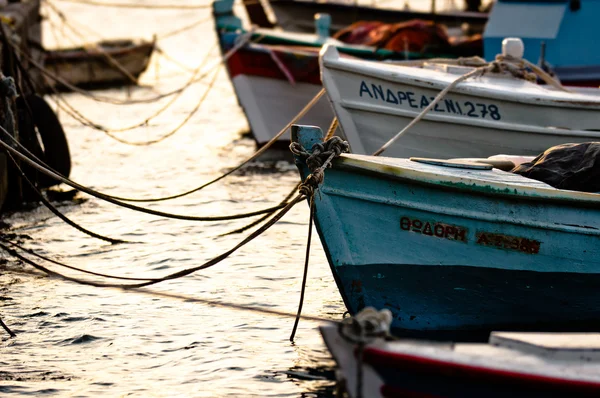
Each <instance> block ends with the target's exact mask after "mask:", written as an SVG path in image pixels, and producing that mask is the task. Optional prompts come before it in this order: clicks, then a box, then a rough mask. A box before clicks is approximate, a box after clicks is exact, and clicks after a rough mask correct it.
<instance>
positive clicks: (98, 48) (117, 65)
mask: <svg viewBox="0 0 600 398" xmlns="http://www.w3.org/2000/svg"><path fill="white" fill-rule="evenodd" d="M47 4H48V6H49V7H50V9H52V10H53V11H54V12H55V13H56V14H57V15H58V17H59V18H60V19H61V20H62V22H63V24H64V25H65V26H66V27H68V28H69V29H70V30H71V31H72V32H73V33H74V34H75V35H76V36H78V37H79V38H80V39H81V40H85V37H84V35H83V34H82V33H81V32H79V31H78V30H77V29H75V27H73V25H71V23H69V21H68V20H67V18H66V17H65V15H64V14H63V13H62V12H61V11H60V10H59V9H57V8H56V7H55V6H54V4H52V3H51V2H49V1H47ZM48 22H49V23H50V24H51V25H52V24H53V23H52V21H51V20H50V19H48ZM94 49H95V50H96V51H98V52H99V53H100V54H101V55H102V56H103V57H104V58H105V59H106V60H107V61H108V63H109V64H111V65H112V66H113V67H114V68H115V69H117V70H118V71H119V72H121V73H122V74H123V75H124V76H125V77H126V78H127V79H129V81H131V82H132V83H133V84H137V79H136V78H135V77H134V76H133V75H132V74H131V73H129V71H128V70H127V69H126V68H125V67H124V66H123V65H122V64H121V63H120V62H119V61H117V60H116V59H115V58H114V57H113V56H112V55H110V54H109V53H108V52H106V51H105V50H104V49H103V48H102V47H101V46H94ZM83 51H85V52H86V53H88V54H90V51H89V49H88V48H87V47H86V46H83Z"/></svg>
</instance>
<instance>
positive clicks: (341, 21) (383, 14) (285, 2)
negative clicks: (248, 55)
mask: <svg viewBox="0 0 600 398" xmlns="http://www.w3.org/2000/svg"><path fill="white" fill-rule="evenodd" d="M269 5H270V6H271V9H272V10H273V13H274V14H275V19H276V21H277V25H279V26H281V27H282V28H283V29H284V30H286V31H290V32H306V33H310V32H312V31H313V25H314V21H313V20H314V15H315V14H319V13H321V14H322V13H326V14H329V15H331V20H332V28H333V29H334V30H340V29H343V28H345V27H346V26H348V25H351V24H352V23H354V22H357V21H359V20H363V21H365V20H371V21H381V22H385V23H398V22H404V21H408V20H411V19H424V20H435V21H436V22H441V23H443V24H445V25H448V26H449V27H460V26H461V25H463V24H464V23H468V24H469V27H470V29H471V30H472V31H474V32H482V31H483V27H484V26H485V23H486V21H487V14H486V13H482V12H473V11H443V12H436V13H431V12H420V11H411V10H400V9H391V8H381V7H371V6H366V5H359V4H356V3H353V4H348V3H342V2H336V1H313V0H270V1H269ZM257 22H262V21H260V20H257Z"/></svg>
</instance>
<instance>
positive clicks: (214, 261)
mask: <svg viewBox="0 0 600 398" xmlns="http://www.w3.org/2000/svg"><path fill="white" fill-rule="evenodd" d="M0 142H1V141H0ZM304 199H305V196H304V195H302V194H299V195H297V196H296V197H295V198H294V199H293V200H292V201H290V202H289V203H288V204H287V205H286V206H285V207H284V208H282V209H281V210H280V211H279V213H277V215H276V216H275V217H274V218H273V219H271V220H269V222H267V223H266V224H265V225H263V226H262V227H261V228H259V229H257V230H256V231H254V232H252V233H251V234H249V235H248V236H247V237H246V238H245V239H243V240H242V241H241V242H239V243H238V244H237V245H235V246H234V247H233V248H231V249H229V250H227V251H226V252H224V253H222V254H220V255H218V256H216V257H214V258H212V259H210V260H208V261H207V262H205V263H204V264H202V265H199V266H196V267H192V268H187V269H184V270H181V271H177V272H174V273H171V274H168V275H166V276H163V277H160V278H154V279H152V280H147V281H145V282H140V283H132V284H118V283H103V282H94V281H89V280H85V279H80V278H75V277H71V276H68V275H64V274H62V273H60V272H57V271H54V270H51V269H49V268H47V267H45V266H43V265H40V264H37V263H35V262H33V261H32V260H30V259H28V258H27V257H25V256H23V255H21V254H19V253H17V252H16V251H14V250H12V249H10V248H8V247H7V246H5V245H4V244H2V243H0V247H1V248H3V249H4V250H6V251H7V252H8V253H10V254H11V255H13V256H15V257H17V258H18V259H19V260H21V261H24V262H26V263H27V264H29V265H31V266H32V267H34V268H36V269H38V270H40V271H43V272H45V273H47V274H49V275H52V276H55V277H58V278H61V279H64V280H68V281H71V282H76V283H79V284H82V285H89V286H95V287H115V288H124V289H129V288H139V287H144V286H150V285H154V284H156V283H160V282H164V281H168V280H173V279H178V278H182V277H184V276H187V275H190V274H192V273H194V272H197V271H200V270H203V269H206V268H210V267H212V266H214V265H216V264H219V263H220V262H221V261H223V260H225V259H226V258H227V257H229V256H230V255H231V254H233V253H235V252H236V251H237V250H239V249H240V248H242V247H243V246H245V245H246V244H248V243H249V242H251V241H252V240H254V239H255V238H256V237H258V236H260V235H262V234H263V233H264V232H265V231H266V230H268V229H269V228H270V227H271V226H273V225H274V224H275V223H276V222H277V221H279V220H280V219H281V218H282V217H283V216H284V215H285V214H286V213H287V212H288V211H290V209H291V208H292V207H294V206H295V205H296V204H297V203H299V202H301V201H303V200H304Z"/></svg>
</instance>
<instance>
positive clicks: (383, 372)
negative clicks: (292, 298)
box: [320, 315, 600, 398]
mask: <svg viewBox="0 0 600 398" xmlns="http://www.w3.org/2000/svg"><path fill="white" fill-rule="evenodd" d="M358 317H360V315H359V316H358ZM358 317H357V318H358ZM349 325H352V326H356V322H355V323H353V324H351V323H349V322H347V323H344V324H342V325H326V326H322V327H320V331H321V335H322V336H323V339H324V341H325V343H326V345H327V348H328V349H329V351H330V352H331V354H332V356H333V357H334V359H335V360H336V362H337V364H338V369H339V370H338V385H339V386H340V388H341V389H343V390H345V391H346V392H347V393H348V395H349V396H350V397H351V398H357V397H370V398H378V397H380V398H383V397H438V398H475V397H490V398H504V397H515V398H532V397H537V398H542V397H543V398H550V397H554V398H558V397H597V396H598V393H599V392H600V356H599V355H598V352H600V334H598V333H566V334H555V333H536V332H530V333H515V332H493V333H492V334H491V335H490V338H489V340H488V342H486V343H452V342H432V341H423V340H421V341H417V340H407V339H393V338H387V339H386V338H385V337H384V336H379V337H376V336H373V337H371V338H368V339H365V338H364V336H357V335H356V334H355V333H353V331H352V330H351V329H350V327H349ZM361 340H362V341H361ZM365 340H366V341H365ZM359 342H360V343H364V346H359ZM359 370H360V371H359Z"/></svg>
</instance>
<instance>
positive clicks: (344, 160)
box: [333, 154, 600, 207]
mask: <svg viewBox="0 0 600 398" xmlns="http://www.w3.org/2000/svg"><path fill="white" fill-rule="evenodd" d="M363 157H367V156H366V155H353V154H343V155H341V156H340V157H339V158H338V159H335V160H334V161H333V168H336V169H340V170H352V171H356V172H361V173H364V174H369V175H376V176H381V177H382V178H392V179H394V180H400V181H410V182H411V183H418V184H421V185H426V186H434V187H437V188H439V189H442V190H456V191H460V192H465V191H466V192H470V193H472V194H477V195H484V196H491V197H509V198H513V199H515V198H518V199H519V200H527V201H536V202H550V203H569V204H572V205H576V206H581V207H598V204H600V194H597V193H591V192H580V191H569V190H564V189H557V188H552V187H548V188H542V187H527V186H524V185H517V184H511V183H500V182H496V181H484V180H479V179H472V178H467V177H462V176H458V175H456V176H448V175H441V174H436V173H434V172H429V171H425V170H421V171H417V170H412V169H409V168H405V167H402V166H401V165H395V164H393V163H385V161H381V162H377V161H374V160H371V159H361V158H363ZM381 159H386V158H384V157H382V158H381ZM390 159H393V158H390ZM435 167H443V166H435ZM392 170H402V174H397V173H393V172H392ZM489 172H492V171H491V170H490V171H489ZM507 173H508V172H507ZM523 178H526V177H523ZM532 181H535V182H537V183H539V181H537V180H533V179H532Z"/></svg>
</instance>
